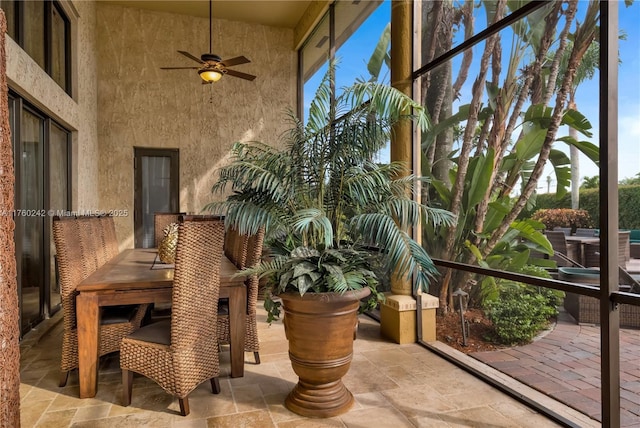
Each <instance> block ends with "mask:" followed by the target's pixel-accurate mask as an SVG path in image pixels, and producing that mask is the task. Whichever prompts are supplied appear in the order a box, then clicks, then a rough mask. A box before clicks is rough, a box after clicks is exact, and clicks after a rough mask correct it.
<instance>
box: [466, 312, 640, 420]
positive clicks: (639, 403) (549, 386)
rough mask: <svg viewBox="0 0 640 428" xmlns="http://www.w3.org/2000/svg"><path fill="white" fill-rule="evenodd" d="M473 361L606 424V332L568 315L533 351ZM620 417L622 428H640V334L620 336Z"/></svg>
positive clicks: (627, 331)
mask: <svg viewBox="0 0 640 428" xmlns="http://www.w3.org/2000/svg"><path fill="white" fill-rule="evenodd" d="M471 355H472V356H473V357H474V358H477V359H478V360H479V361H482V362H483V363H485V364H488V365H490V366H491V367H494V368H495V369H497V370H499V371H501V372H502V373H505V374H507V375H509V376H511V377H513V378H515V379H517V380H519V381H520V382H522V383H524V384H526V385H529V386H531V387H532V388H534V389H536V390H538V391H540V392H542V393H544V394H547V395H549V396H551V397H553V398H555V399H557V400H559V401H561V402H563V403H565V404H567V405H569V406H571V407H572V408H574V409H576V410H579V411H580V412H582V413H584V414H586V415H589V416H590V417H592V418H594V419H597V420H598V421H600V420H601V409H600V403H601V400H600V327H598V326H594V325H585V324H581V325H578V324H577V323H576V321H575V320H574V319H573V317H572V316H571V315H569V314H568V313H567V312H564V310H563V311H561V312H560V314H559V316H558V322H557V323H556V325H555V327H554V328H553V330H551V331H550V332H549V333H548V334H546V335H544V336H542V337H540V338H539V339H538V340H536V341H534V342H532V343H530V344H528V345H525V346H519V347H515V348H505V349H501V350H498V351H493V352H480V353H474V354H471ZM620 417H621V426H623V427H640V330H635V329H621V330H620Z"/></svg>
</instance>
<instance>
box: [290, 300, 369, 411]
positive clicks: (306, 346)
mask: <svg viewBox="0 0 640 428" xmlns="http://www.w3.org/2000/svg"><path fill="white" fill-rule="evenodd" d="M370 292H371V290H369V289H368V288H365V289H362V290H359V291H352V292H347V293H344V294H340V293H307V294H305V295H304V296H302V297H301V296H300V294H298V293H283V294H280V297H281V298H282V302H283V308H284V319H283V323H284V327H285V332H286V335H287V339H288V340H289V357H290V358H291V365H292V367H293V370H294V371H295V372H296V374H297V375H298V377H299V380H298V384H297V385H296V386H295V387H294V388H293V390H292V391H291V392H290V393H289V396H288V397H287V398H286V400H285V402H284V405H285V407H286V408H287V409H289V410H291V411H292V412H294V413H297V414H299V415H302V416H306V417H316V418H328V417H332V416H336V415H339V414H342V413H344V412H346V411H347V410H349V408H350V407H351V406H352V405H353V395H352V394H351V392H349V390H348V389H347V388H346V387H345V386H344V384H343V383H342V377H343V376H344V375H345V374H346V373H347V371H348V370H349V366H350V365H351V359H352V358H353V341H354V340H355V329H356V326H357V323H358V307H359V300H360V299H361V298H363V297H366V296H368V295H369V294H370Z"/></svg>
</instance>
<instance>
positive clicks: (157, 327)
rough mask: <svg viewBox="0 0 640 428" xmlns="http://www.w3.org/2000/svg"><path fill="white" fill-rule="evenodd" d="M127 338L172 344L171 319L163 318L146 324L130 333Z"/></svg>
mask: <svg viewBox="0 0 640 428" xmlns="http://www.w3.org/2000/svg"><path fill="white" fill-rule="evenodd" d="M127 339H134V340H140V341H143V342H151V343H159V344H161V345H171V320H170V319H169V320H163V321H158V322H154V323H153V324H149V325H145V326H144V327H141V328H139V329H138V330H136V331H134V332H133V333H131V334H130V335H128V336H127Z"/></svg>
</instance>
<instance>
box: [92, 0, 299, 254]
mask: <svg viewBox="0 0 640 428" xmlns="http://www.w3.org/2000/svg"><path fill="white" fill-rule="evenodd" d="M96 29H97V37H98V40H99V41H98V117H99V119H98V138H99V141H100V162H99V177H100V178H99V187H100V202H101V208H102V209H126V210H128V211H129V213H132V212H133V204H134V169H133V156H134V147H154V148H178V149H179V150H180V210H182V211H187V212H199V211H200V210H201V209H202V208H203V207H204V205H205V204H206V203H208V202H210V201H212V198H213V196H212V195H211V193H210V189H211V186H212V184H213V183H214V181H215V171H216V169H217V168H218V167H219V166H220V165H221V164H223V163H224V162H225V158H226V156H227V154H228V151H229V149H230V147H231V145H232V144H233V143H234V142H235V141H247V140H260V141H263V142H267V143H272V144H275V143H276V142H277V141H278V140H279V137H280V135H281V133H282V132H283V131H284V130H285V129H286V127H287V126H286V124H285V123H284V122H283V117H284V115H283V112H284V111H285V109H286V108H295V100H296V83H295V82H296V53H295V51H294V50H293V49H292V39H293V31H292V30H290V29H283V28H272V27H267V26H262V25H255V24H247V23H240V22H231V21H224V20H215V19H214V25H213V30H214V38H213V51H214V53H216V54H218V55H220V56H221V57H222V58H223V59H224V58H231V57H235V56H239V55H244V56H246V57H247V58H249V59H250V60H251V63H250V64H246V65H241V66H236V67H234V68H235V69H236V70H238V71H243V72H246V73H250V74H254V75H257V76H258V78H257V79H256V80H254V81H253V82H249V81H246V80H242V79H237V78H234V77H230V76H225V77H223V78H222V80H221V81H219V82H217V83H215V84H213V85H202V84H201V79H200V77H199V76H198V75H197V72H196V71H195V70H170V71H169V70H160V67H163V66H191V65H197V64H196V63H195V62H191V61H190V60H189V59H187V58H185V57H183V56H182V55H180V54H178V53H177V52H176V51H177V50H185V51H188V52H190V53H192V54H194V55H195V56H200V54H202V53H204V52H206V51H207V50H208V46H209V37H208V32H209V22H208V19H203V18H197V17H192V16H185V15H176V14H166V13H161V12H153V11H146V10H140V9H134V8H126V7H121V6H116V5H108V4H98V6H97V27H96ZM116 225H117V230H118V238H119V239H120V242H121V244H122V246H124V247H132V246H133V216H132V215H131V216H130V217H128V218H121V219H116Z"/></svg>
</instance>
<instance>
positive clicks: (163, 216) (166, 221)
mask: <svg viewBox="0 0 640 428" xmlns="http://www.w3.org/2000/svg"><path fill="white" fill-rule="evenodd" d="M185 214H186V213H155V214H154V215H153V235H154V241H153V242H154V243H155V245H154V246H155V247H156V248H158V246H159V245H160V241H162V239H163V238H164V229H165V227H167V226H169V225H170V224H171V223H178V221H179V219H180V216H182V215H185Z"/></svg>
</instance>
